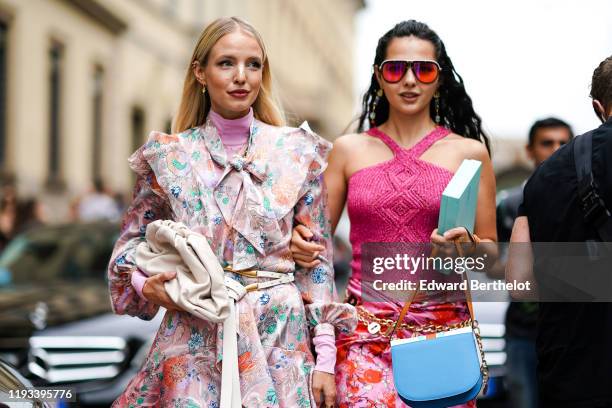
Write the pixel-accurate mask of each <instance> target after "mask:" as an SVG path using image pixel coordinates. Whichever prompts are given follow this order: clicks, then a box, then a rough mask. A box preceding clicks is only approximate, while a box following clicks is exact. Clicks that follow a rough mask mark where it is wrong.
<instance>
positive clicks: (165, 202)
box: [109, 120, 356, 407]
mask: <svg viewBox="0 0 612 408" xmlns="http://www.w3.org/2000/svg"><path fill="white" fill-rule="evenodd" d="M330 147H331V146H330V144H329V143H328V142H326V141H325V140H323V139H321V138H320V137H318V136H316V135H314V134H312V133H311V132H309V131H306V130H303V129H295V128H278V127H273V126H269V125H266V124H264V123H262V122H260V121H258V120H254V121H253V123H252V125H251V131H250V138H249V144H248V148H247V152H246V154H245V156H243V157H239V156H232V157H227V155H226V153H225V150H224V147H223V144H222V142H221V140H220V138H219V135H218V134H217V129H216V128H215V127H214V126H213V125H212V123H211V122H210V121H208V122H207V123H206V124H205V125H204V126H201V127H198V128H193V129H190V130H187V131H185V132H182V133H179V134H175V135H167V134H163V133H157V132H153V133H152V134H151V136H150V138H149V141H148V142H147V143H146V144H145V145H144V146H143V147H142V148H141V149H139V150H138V151H137V152H136V153H134V155H132V157H131V158H130V164H131V167H132V168H133V169H134V170H135V171H136V172H137V174H138V180H137V183H136V188H135V196H134V201H133V203H132V205H131V207H130V209H129V210H128V213H127V214H126V216H125V219H124V225H123V230H122V234H121V236H120V238H119V240H118V242H117V244H116V247H115V250H114V253H113V257H112V261H111V263H110V266H109V284H110V292H111V298H112V303H113V308H114V310H115V311H116V312H117V313H127V314H130V315H133V316H138V317H140V318H142V319H151V318H152V317H153V316H154V315H155V313H156V312H157V306H155V305H152V304H150V303H148V302H147V301H146V300H144V299H142V298H140V297H139V296H138V295H137V294H136V291H135V290H134V288H133V287H132V286H131V284H130V276H131V273H132V272H133V271H134V270H135V268H136V266H135V264H134V261H133V253H134V249H135V246H136V245H137V244H138V243H139V242H141V241H142V240H143V239H144V232H145V230H146V225H147V224H148V223H149V222H151V221H153V220H155V219H160V218H162V219H163V218H166V219H167V218H170V219H173V220H175V221H180V222H182V223H184V224H186V225H187V226H189V227H190V228H191V229H193V230H194V231H197V232H199V233H201V234H203V235H204V236H206V237H207V239H208V240H209V243H210V245H211V248H212V249H213V251H214V252H215V254H216V255H217V258H218V259H219V261H220V262H221V263H222V265H224V266H232V267H233V268H234V269H235V270H243V269H251V268H255V269H260V270H268V271H275V272H293V271H295V275H296V280H295V282H294V283H291V284H285V285H280V286H274V287H271V288H268V289H264V290H258V291H254V292H250V293H248V294H247V295H246V296H245V297H244V298H243V299H241V300H240V301H239V302H238V303H237V311H238V332H239V339H238V354H239V371H240V383H241V392H242V398H243V400H242V403H243V405H244V406H247V407H309V406H312V405H314V400H313V398H312V395H311V391H310V378H311V375H312V370H313V367H314V358H313V355H312V352H311V341H310V339H311V336H312V334H321V333H327V334H334V332H335V331H336V330H338V331H340V332H344V333H349V332H350V331H352V330H353V328H354V326H355V324H356V319H355V311H354V309H353V308H352V306H350V305H347V304H343V303H338V302H337V299H336V295H335V288H334V275H333V268H332V266H331V265H329V264H326V263H321V264H320V265H319V266H317V267H315V268H313V269H301V268H297V269H296V266H295V264H294V262H293V260H292V257H291V252H290V250H289V242H290V237H291V231H292V228H293V225H294V223H295V222H299V223H301V224H304V225H306V226H307V227H308V228H310V229H311V230H312V231H314V232H315V233H316V234H317V236H319V237H320V239H321V243H322V244H324V245H325V246H326V252H327V253H326V257H327V258H328V259H332V258H331V257H332V252H331V251H332V246H331V245H332V244H331V236H330V226H329V218H328V217H327V215H326V191H325V186H324V184H323V182H322V175H321V173H322V172H323V170H324V169H325V166H326V162H325V160H326V156H327V154H328V151H329V149H330ZM219 169H221V170H222V171H221V172H220V173H221V175H220V177H219V171H218V170H219ZM230 275H231V276H232V277H233V278H234V279H236V280H238V281H240V282H241V283H242V284H243V285H247V284H249V283H253V282H255V281H256V280H255V279H252V278H246V277H243V276H240V275H237V274H230ZM221 333H222V326H221V325H220V324H213V323H210V322H207V321H204V320H200V319H197V318H195V317H193V316H191V315H189V314H188V313H186V312H166V315H165V317H164V320H163V324H162V326H161V327H160V328H159V331H158V333H157V336H156V338H155V340H154V343H153V346H152V348H151V350H150V352H149V355H148V357H147V359H146V361H145V363H144V365H143V367H142V369H141V370H140V372H139V373H138V375H137V376H136V377H135V378H134V379H133V380H132V381H131V382H130V384H129V385H128V387H127V389H126V391H125V392H124V394H123V395H122V396H121V397H120V398H119V399H118V400H117V401H116V402H115V406H120V407H128V406H177V407H178V406H180V407H217V406H218V401H219V395H220V394H219V392H220V390H219V387H220V377H221V373H220V369H221V361H222V358H223V350H222V338H221Z"/></svg>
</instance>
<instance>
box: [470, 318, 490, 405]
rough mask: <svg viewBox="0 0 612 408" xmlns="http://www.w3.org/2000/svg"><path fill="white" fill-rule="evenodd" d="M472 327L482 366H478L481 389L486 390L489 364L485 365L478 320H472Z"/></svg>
mask: <svg viewBox="0 0 612 408" xmlns="http://www.w3.org/2000/svg"><path fill="white" fill-rule="evenodd" d="M472 329H473V330H474V335H475V336H476V343H477V344H478V350H479V351H480V358H481V360H482V366H481V367H480V371H481V372H482V378H483V380H482V389H483V390H484V392H485V393H486V392H487V384H488V383H489V366H488V365H487V360H485V352H484V348H483V347H482V337H481V335H480V326H479V325H478V320H474V324H473V325H472Z"/></svg>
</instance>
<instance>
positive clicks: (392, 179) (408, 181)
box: [347, 126, 453, 296]
mask: <svg viewBox="0 0 612 408" xmlns="http://www.w3.org/2000/svg"><path fill="white" fill-rule="evenodd" d="M449 133H450V130H449V129H447V128H444V127H440V126H439V127H436V128H435V129H434V130H433V131H431V133H429V134H427V135H426V136H425V137H423V138H422V139H421V140H420V141H419V142H418V143H417V144H415V145H414V146H412V147H411V148H409V149H404V148H402V147H400V146H399V145H398V144H397V143H396V142H395V141H394V140H393V139H392V138H391V137H389V136H388V135H386V134H385V133H383V132H382V131H380V130H379V129H378V128H373V129H370V130H369V131H368V132H367V134H368V135H370V136H373V137H377V138H379V139H380V140H382V141H383V142H384V143H385V144H386V145H387V146H388V147H389V149H391V151H392V152H393V154H394V157H393V159H391V160H388V161H385V162H382V163H379V164H375V165H373V166H370V167H365V168H363V169H360V170H357V171H356V172H355V173H353V174H352V175H351V178H350V179H349V183H348V197H347V207H348V215H349V219H350V222H351V234H350V240H351V245H352V246H353V261H352V262H351V267H352V270H353V274H352V276H351V279H350V281H349V285H348V289H349V291H350V292H351V293H353V294H355V295H357V296H359V295H360V293H361V288H360V283H361V245H362V244H363V243H364V242H429V240H430V238H429V237H430V236H431V232H432V231H433V230H434V229H435V228H436V227H437V225H438V214H439V212H440V199H441V197H442V192H443V191H444V189H445V188H446V185H447V184H448V182H449V181H450V179H451V178H452V176H453V173H452V172H451V171H450V170H447V169H445V168H443V167H440V166H437V165H435V164H433V163H430V162H426V161H424V160H421V159H420V157H421V156H422V155H423V153H424V152H425V151H426V150H427V149H428V148H429V147H431V145H432V144H434V143H435V142H436V141H438V140H440V139H442V138H443V137H445V136H447V135H448V134H449Z"/></svg>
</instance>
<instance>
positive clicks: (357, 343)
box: [292, 20, 497, 407]
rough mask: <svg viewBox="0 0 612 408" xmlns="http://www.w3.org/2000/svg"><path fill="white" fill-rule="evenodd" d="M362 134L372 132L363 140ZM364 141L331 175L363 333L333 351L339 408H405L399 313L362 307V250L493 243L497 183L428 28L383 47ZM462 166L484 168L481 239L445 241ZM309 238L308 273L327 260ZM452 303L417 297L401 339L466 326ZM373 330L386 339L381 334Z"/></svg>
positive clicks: (392, 37) (468, 107)
mask: <svg viewBox="0 0 612 408" xmlns="http://www.w3.org/2000/svg"><path fill="white" fill-rule="evenodd" d="M366 125H369V130H367V131H364V130H365V129H366ZM359 131H360V133H357V134H349V135H345V136H342V137H340V138H339V139H337V140H336V143H335V145H334V149H333V150H332V153H331V155H330V158H329V167H328V168H327V170H326V172H325V181H326V183H327V185H328V188H329V190H328V191H329V208H330V213H331V222H332V227H333V228H334V229H335V227H336V225H337V223H338V219H339V218H340V215H341V213H342V209H343V208H344V205H345V203H347V204H348V214H349V218H350V222H351V234H350V237H351V243H352V246H353V261H352V269H353V273H352V276H351V279H350V281H349V285H348V288H347V292H348V297H349V299H348V300H349V301H350V302H351V303H354V304H356V305H358V310H359V317H360V319H359V320H360V323H359V326H358V327H357V330H356V331H355V332H354V333H351V334H348V335H342V336H340V337H339V338H338V340H337V342H336V346H337V348H338V352H337V364H336V383H337V388H338V392H337V395H338V398H337V402H338V404H339V406H340V407H382V406H384V407H405V404H404V403H403V402H402V401H401V400H400V399H399V398H398V396H397V393H396V391H395V387H394V385H393V375H392V370H391V353H390V345H389V338H388V337H386V336H385V329H386V328H387V327H388V323H387V322H388V321H387V322H386V321H385V319H390V320H392V321H393V320H394V319H397V317H398V312H399V309H400V308H401V306H402V305H401V303H394V302H385V303H382V302H377V303H367V302H363V300H362V290H361V245H362V244H363V243H365V242H417V243H420V242H429V241H431V242H433V243H434V244H443V243H445V242H448V241H450V240H456V239H458V240H460V241H466V242H467V241H469V240H471V239H475V240H480V241H485V242H486V241H496V240H497V236H496V235H497V234H496V229H495V178H494V174H493V168H492V165H491V160H490V157H489V142H488V139H487V137H486V135H485V134H484V132H483V131H482V129H481V120H480V118H479V116H478V115H477V114H476V113H475V112H474V108H473V107H472V101H471V99H470V97H469V96H468V94H467V92H466V90H465V88H464V85H463V80H462V79H461V77H460V76H459V74H458V73H457V72H456V71H455V68H454V67H453V64H452V62H451V60H450V58H449V57H448V55H447V53H446V49H445V47H444V44H443V43H442V41H441V40H440V38H439V37H438V35H437V34H436V33H435V32H434V31H432V30H431V29H430V28H429V27H428V26H427V25H425V24H423V23H420V22H417V21H414V20H410V21H405V22H402V23H399V24H397V25H396V26H395V27H394V28H393V29H392V30H390V31H389V32H387V33H386V34H385V35H384V36H383V37H382V38H381V39H380V40H379V42H378V47H377V49H376V57H375V60H374V73H373V75H372V82H371V84H370V88H369V89H368V92H367V93H366V95H365V96H364V99H363V112H362V114H361V117H360V119H359ZM464 159H475V160H480V161H481V162H482V172H481V182H480V190H479V196H478V204H477V215H476V223H475V231H474V232H475V234H474V235H476V237H470V236H469V235H468V233H467V231H466V230H465V229H464V228H455V229H451V230H449V231H447V232H446V233H445V234H444V235H439V234H438V233H437V230H436V226H437V223H438V215H439V210H440V199H441V195H442V191H443V190H444V188H445V187H446V185H447V184H448V182H449V181H450V179H451V178H452V176H453V173H454V172H455V171H456V170H457V168H458V167H459V165H460V164H461V162H462V161H463V160H464ZM310 236H311V234H310V232H309V231H308V230H307V229H305V228H304V227H301V226H300V227H297V228H296V230H295V231H294V234H293V239H292V251H293V254H294V258H295V259H296V260H297V261H298V262H299V263H300V264H302V265H304V266H314V265H316V264H317V262H318V261H317V260H315V259H314V257H313V256H315V255H317V254H318V251H321V250H322V248H321V247H318V246H317V244H316V243H314V242H308V240H307V239H308V238H310ZM303 238H307V239H303ZM494 255H495V254H493V253H492V254H491V256H494ZM447 295H448V293H444V292H438V293H427V294H423V295H419V296H418V298H417V299H416V302H414V303H413V304H412V306H411V308H410V312H409V313H408V316H407V317H406V319H405V321H404V322H402V323H403V324H402V326H401V327H402V329H401V330H399V333H398V335H399V336H400V337H408V336H411V335H412V334H414V333H415V332H418V331H419V330H422V329H426V328H428V327H431V326H432V325H446V326H450V325H453V324H456V323H461V322H464V321H466V320H468V319H469V312H468V308H467V304H466V302H465V301H463V300H461V301H453V300H449V299H448V298H447ZM372 323H378V324H379V325H380V326H382V327H381V329H380V330H378V331H376V330H375V329H373V328H375V327H376V325H375V324H374V325H371V324H372ZM368 326H370V330H368ZM380 326H379V327H380ZM466 406H472V407H473V406H475V402H474V401H472V402H470V403H468V404H467V405H466Z"/></svg>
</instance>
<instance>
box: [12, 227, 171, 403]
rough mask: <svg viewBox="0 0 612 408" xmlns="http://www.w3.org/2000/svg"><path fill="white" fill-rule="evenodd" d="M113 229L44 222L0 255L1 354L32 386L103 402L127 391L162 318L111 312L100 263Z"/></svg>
mask: <svg viewBox="0 0 612 408" xmlns="http://www.w3.org/2000/svg"><path fill="white" fill-rule="evenodd" d="M118 231H119V228H118V226H117V225H114V224H109V223H95V224H68V225H61V226H49V227H42V228H38V229H35V230H31V231H29V232H26V233H24V234H23V235H21V236H19V237H17V238H15V239H14V240H13V241H12V242H11V243H10V244H9V246H8V247H7V248H6V249H5V251H4V252H3V253H2V254H1V255H0V359H3V360H5V361H7V362H9V363H11V364H12V365H14V366H15V367H17V369H18V371H19V372H20V373H21V374H22V375H24V376H25V377H27V378H28V379H29V380H30V381H31V382H32V383H33V384H34V385H35V386H45V387H73V388H75V389H76V391H77V398H78V401H79V405H87V404H95V405H104V406H108V405H109V404H110V403H111V402H112V401H113V400H114V399H115V398H116V397H117V396H118V395H119V394H120V393H121V392H122V391H123V390H124V389H125V387H126V385H127V383H128V381H129V380H130V379H131V378H132V377H133V376H134V375H135V373H136V372H137V371H138V369H139V368H140V365H141V363H142V361H144V357H145V356H146V353H147V352H148V349H149V346H150V343H151V341H152V338H153V336H154V334H155V332H156V330H157V328H158V327H159V324H160V320H161V318H162V315H163V314H162V313H158V315H157V317H156V319H154V321H149V322H147V321H143V320H140V319H137V318H134V317H131V316H118V315H114V314H113V313H112V310H111V306H110V299H109V294H108V287H107V282H106V267H107V265H108V262H109V259H110V255H111V251H112V248H113V245H114V242H115V240H116V238H117V235H118Z"/></svg>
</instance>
